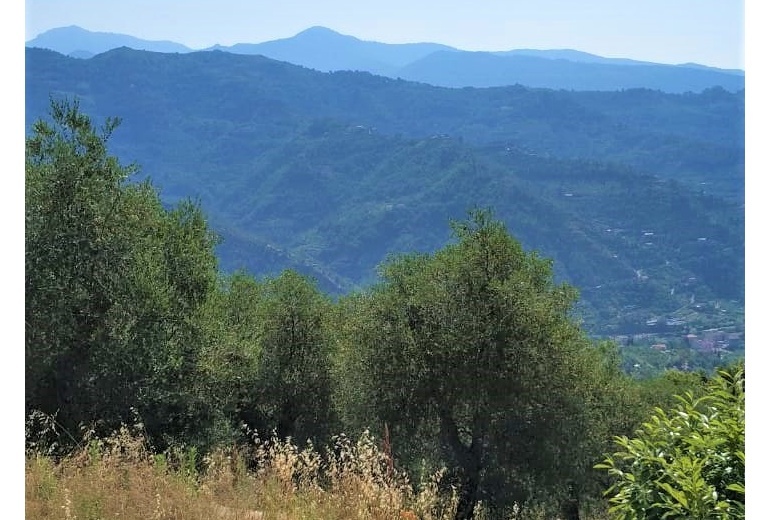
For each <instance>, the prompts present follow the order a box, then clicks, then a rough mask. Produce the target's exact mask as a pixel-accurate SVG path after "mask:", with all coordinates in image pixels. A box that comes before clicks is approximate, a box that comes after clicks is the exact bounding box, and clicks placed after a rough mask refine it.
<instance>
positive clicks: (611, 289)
mask: <svg viewBox="0 0 770 520" xmlns="http://www.w3.org/2000/svg"><path fill="white" fill-rule="evenodd" d="M26 70H27V74H26V106H27V117H28V121H29V122H31V121H32V120H34V118H36V117H38V116H39V115H40V114H44V113H45V111H46V105H47V103H48V102H49V96H54V97H62V96H68V97H77V98H78V99H79V100H80V102H81V106H82V107H83V109H84V110H85V111H87V112H88V113H89V114H91V115H93V116H94V117H96V118H104V117H108V116H113V115H120V117H121V118H122V119H123V125H122V126H121V132H120V133H119V134H118V135H116V136H115V138H114V140H113V143H114V144H113V149H114V150H115V152H116V153H117V155H118V156H119V157H120V158H121V159H122V160H125V161H136V162H138V163H139V164H140V165H141V171H140V173H139V174H138V175H137V176H136V177H135V178H137V179H139V178H142V177H144V176H149V177H151V178H152V180H153V182H154V183H155V185H156V186H158V187H159V188H160V190H161V197H162V199H163V200H164V201H165V202H166V203H169V204H170V203H173V202H175V201H177V200H179V199H180V198H184V197H187V196H192V197H194V198H198V199H199V200H200V201H201V203H202V207H203V208H204V210H205V211H206V213H207V215H208V218H209V220H210V222H211V224H212V227H213V229H214V230H215V231H216V232H217V233H218V234H220V235H221V237H222V238H223V240H222V242H221V244H220V246H219V248H218V250H217V251H218V256H219V259H220V262H221V265H222V267H223V268H224V269H225V270H227V271H232V270H235V269H237V268H246V269H248V270H249V271H250V272H252V273H255V274H257V275H259V274H271V273H273V274H274V273H277V272H279V271H280V270H281V269H283V268H286V267H292V268H296V269H298V270H299V271H301V272H303V273H307V274H311V275H312V276H314V277H316V278H317V279H318V280H319V282H320V284H321V287H322V288H323V289H324V290H325V291H329V292H330V293H334V294H345V293H347V292H349V291H350V290H352V289H354V288H361V287H366V286H367V285H368V284H370V283H372V282H373V281H374V280H375V279H376V271H375V268H376V265H377V264H378V263H380V262H381V261H382V260H383V259H384V258H385V257H386V256H387V255H388V254H394V253H403V252H411V251H422V252H431V251H435V250H436V249H437V248H439V247H441V246H442V245H444V244H446V242H447V240H448V239H449V234H448V232H447V230H446V226H445V223H446V222H447V221H448V220H449V219H452V218H461V217H462V216H463V215H464V214H465V213H466V212H467V211H468V210H469V209H471V208H474V207H481V208H483V207H494V208H495V210H496V212H497V214H498V215H499V216H500V218H502V219H503V220H504V222H505V223H506V224H507V225H508V226H509V229H510V230H511V232H512V234H513V235H514V236H516V237H517V238H518V239H520V240H521V241H522V243H523V244H524V245H525V246H526V247H527V248H531V249H536V250H538V251H540V252H541V253H542V254H544V255H546V256H548V257H550V258H553V259H554V263H555V273H556V276H557V278H558V279H561V280H566V281H569V282H570V283H572V284H574V285H575V286H576V287H577V288H578V289H579V291H580V295H581V297H580V301H579V304H578V306H577V309H576V312H578V313H579V314H580V315H581V316H582V318H583V319H584V320H585V323H586V326H587V327H588V328H589V330H590V331H592V332H593V333H595V334H603V335H607V334H619V333H625V334H634V333H643V332H648V331H652V330H654V331H657V332H665V333H667V334H672V335H676V336H678V337H683V336H684V335H685V334H686V333H688V332H691V331H693V330H695V331H698V330H701V329H706V328H714V327H719V328H722V329H726V330H727V329H729V330H731V331H732V332H736V331H737V332H740V331H741V330H742V323H743V318H742V308H743V276H744V268H743V244H744V234H743V226H744V217H743V207H742V203H743V186H744V183H743V168H744V165H743V114H744V109H743V92H739V93H737V94H732V93H728V92H726V91H724V90H721V89H710V90H707V91H704V92H702V93H688V94H681V95H673V94H663V93H661V92H655V91H649V90H628V91H619V92H568V91H553V90H545V89H532V88H526V87H523V86H512V87H500V88H488V89H447V88H438V87H431V86H429V85H424V84H418V83H411V82H407V81H402V80H393V79H388V78H384V77H377V76H372V75H370V74H367V73H353V72H338V73H319V72H316V71H312V70H308V69H303V68H301V67H297V66H292V65H289V64H287V63H281V62H276V61H272V60H269V59H266V58H263V57H260V56H238V55H233V54H228V53H222V52H196V53H189V54H179V55H175V54H162V53H150V52H142V51H133V50H129V49H117V50H114V51H110V52H108V53H105V54H101V55H98V56H96V57H94V58H92V59H89V60H76V59H73V58H66V57H64V56H62V55H60V54H57V53H54V52H50V51H44V50H40V49H28V50H27V61H26ZM651 323H652V325H650V324H651ZM669 324H673V325H669Z"/></svg>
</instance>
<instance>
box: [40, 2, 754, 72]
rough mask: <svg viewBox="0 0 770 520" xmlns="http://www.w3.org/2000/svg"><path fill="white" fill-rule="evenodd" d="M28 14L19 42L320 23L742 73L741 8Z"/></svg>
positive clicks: (540, 5)
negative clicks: (66, 32) (67, 29)
mask: <svg viewBox="0 0 770 520" xmlns="http://www.w3.org/2000/svg"><path fill="white" fill-rule="evenodd" d="M25 8H26V9H25V14H26V16H25V29H26V30H25V40H30V39H32V38H34V37H35V36H37V35H38V34H40V33H42V32H45V31H46V30H48V29H52V28H55V27H63V26H68V25H78V26H80V27H82V28H84V29H88V30H90V31H103V32H115V33H123V34H129V35H132V36H136V37H139V38H143V39H148V40H171V41H175V42H178V43H182V44H184V45H187V46H188V47H191V48H193V49H201V48H205V47H209V46H212V45H214V44H217V43H218V44H221V45H232V44H234V43H259V42H263V41H268V40H275V39H278V38H288V37H290V36H293V35H295V34H296V33H298V32H300V31H302V30H304V29H307V28H308V27H312V26H315V25H321V26H324V27H328V28H330V29H333V30H335V31H337V32H340V33H343V34H349V35H351V36H355V37H357V38H360V39H363V40H374V41H381V42H386V43H408V42H426V41H430V42H436V43H443V44H447V45H451V46H453V47H457V48H459V49H464V50H510V49H522V48H531V49H564V48H569V49H577V50H581V51H585V52H590V53H593V54H598V55H601V56H606V57H622V58H632V59H638V60H645V61H654V62H659V63H684V62H696V63H701V64H703V65H710V66H715V67H723V68H740V69H744V68H745V66H744V50H743V29H744V16H743V9H744V3H743V1H740V0H638V1H624V0H582V1H580V0H527V1H522V0H474V1H470V0H465V1H459V0H380V1H374V0H326V1H319V0H271V1H265V0H254V1H247V0H218V1H202V0H130V1H126V0H124V1H118V0H27V1H26V3H25Z"/></svg>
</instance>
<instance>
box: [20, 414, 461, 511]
mask: <svg viewBox="0 0 770 520" xmlns="http://www.w3.org/2000/svg"><path fill="white" fill-rule="evenodd" d="M333 453H335V455H334V456H331V457H322V456H321V455H320V454H319V452H318V451H317V450H316V449H314V447H313V446H310V445H309V446H307V447H305V448H303V449H299V448H297V447H296V446H294V445H293V444H291V443H288V442H276V441H273V442H259V443H256V444H255V447H254V449H253V450H251V451H250V453H245V452H243V451H236V450H220V451H217V452H215V453H213V454H211V455H208V456H205V457H203V464H202V466H203V468H202V469H200V468H198V469H196V467H195V463H194V461H195V458H196V456H195V455H196V454H195V452H194V451H187V452H184V451H177V452H175V453H172V454H168V455H152V454H151V453H150V452H149V450H148V449H147V447H146V445H145V444H144V441H143V439H142V438H141V436H136V435H132V434H131V433H130V432H129V431H128V430H127V429H124V430H122V431H121V432H119V433H118V434H116V435H115V436H113V437H112V438H110V439H107V440H103V441H92V442H90V443H88V445H86V446H85V447H83V448H82V449H81V450H79V451H78V452H76V453H73V454H71V455H69V456H67V457H65V458H63V459H61V460H59V461H56V462H55V461H54V460H53V459H52V458H51V457H48V456H45V455H42V454H34V453H32V454H28V455H27V457H26V464H25V509H26V515H25V516H26V518H35V519H37V518H40V519H43V518H57V519H61V518H64V519H76V518H77V519H97V518H122V519H137V520H138V519H142V520H146V519H187V520H195V519H201V520H203V519H206V520H208V519H215V518H226V519H237V518H241V519H271V518H274V519H299V518H307V519H311V518H312V519H321V520H322V519H374V520H377V519H399V520H411V519H417V518H425V519H450V518H453V516H454V513H455V508H456V495H455V494H454V493H451V492H450V493H448V494H442V493H439V490H438V485H437V482H438V479H439V478H440V476H441V474H440V473H437V474H434V475H431V476H430V478H428V479H427V480H426V482H425V483H423V484H421V485H419V486H416V488H417V489H416V490H415V489H414V486H412V485H411V484H410V483H409V481H408V480H407V478H406V477H405V476H404V475H403V474H397V473H396V472H394V471H393V470H392V466H391V465H389V464H388V461H387V460H386V457H385V455H384V453H383V452H382V451H381V450H380V449H379V448H378V446H377V445H376V444H375V443H374V441H373V439H372V438H371V436H369V435H368V434H367V433H364V435H362V436H361V438H360V439H359V440H358V441H356V442H353V441H351V440H349V439H347V438H345V437H343V436H341V437H338V438H336V439H335V446H334V449H333Z"/></svg>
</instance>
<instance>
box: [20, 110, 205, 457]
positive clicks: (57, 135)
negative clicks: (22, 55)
mask: <svg viewBox="0 0 770 520" xmlns="http://www.w3.org/2000/svg"><path fill="white" fill-rule="evenodd" d="M117 125H118V121H117V120H114V119H108V120H107V123H106V124H105V126H104V128H103V129H102V130H101V131H98V130H97V129H95V128H94V127H93V125H92V124H91V121H90V118H89V117H88V116H86V115H85V114H83V113H82V112H81V111H80V109H79V104H78V102H77V101H75V102H68V101H52V103H51V122H45V121H43V120H40V121H38V122H37V123H36V124H35V125H34V131H33V134H32V135H31V136H30V137H29V138H28V139H27V142H26V164H25V182H26V186H25V188H26V191H25V225H26V228H25V232H26V235H25V267H26V270H25V275H26V277H25V286H26V291H25V306H26V335H25V347H26V383H27V384H26V387H25V403H26V410H27V413H28V414H29V413H31V412H32V411H33V410H40V411H42V412H43V413H45V414H49V415H54V414H55V415H56V420H57V421H58V425H59V427H60V429H61V431H62V432H67V436H68V437H69V439H68V438H66V437H65V438H64V442H65V443H66V444H69V443H70V439H74V437H75V436H78V434H77V431H78V428H79V427H80V426H81V425H83V426H87V427H93V428H95V430H96V431H97V432H98V433H100V434H109V433H110V432H111V431H112V430H114V429H116V428H117V427H118V426H119V425H120V424H121V423H123V422H131V421H133V420H134V419H135V416H134V411H133V410H137V411H138V413H139V416H140V417H141V419H142V420H143V421H145V425H146V427H147V431H148V433H150V435H151V436H152V438H153V440H154V441H157V442H162V438H163V437H171V438H173V437H175V436H179V435H185V433H189V431H190V429H191V428H192V427H193V424H194V425H195V428H196V429H199V428H200V427H201V426H202V425H205V424H207V423H208V422H210V418H211V416H212V413H214V412H213V411H212V410H211V409H209V408H208V405H207V404H206V402H205V401H204V400H202V399H201V396H200V395H199V394H197V393H196V392H197V389H196V387H195V385H194V384H192V383H193V382H194V381H195V380H196V379H197V378H196V373H197V356H198V352H199V350H200V347H201V344H200V342H199V339H200V338H201V337H202V336H201V335H200V334H199V332H200V327H199V324H200V322H199V320H198V319H197V316H198V313H199V310H200V308H201V306H202V304H203V303H204V302H205V301H206V299H207V298H208V297H209V294H210V292H211V291H212V290H213V289H214V283H215V280H216V268H217V261H216V257H215V255H214V249H213V248H214V244H215V243H216V238H215V236H214V235H213V234H212V233H211V231H209V229H208V227H207V224H206V220H205V218H204V217H203V214H202V211H201V209H200V207H199V206H197V205H194V204H192V203H190V202H187V201H183V202H181V203H180V204H179V205H178V206H177V207H175V208H173V209H172V210H166V209H165V208H164V207H163V205H162V204H161V202H160V199H159V197H158V194H157V192H156V191H155V190H154V189H153V188H152V186H151V185H150V184H149V183H147V182H144V183H133V182H130V180H131V177H132V175H133V174H134V173H135V172H136V168H135V167H133V166H132V167H124V166H121V165H120V164H119V162H118V160H117V159H116V158H115V157H113V156H110V155H109V154H108V153H107V141H108V139H109V138H110V136H111V133H112V131H113V130H114V129H115V128H116V127H117ZM60 437H61V435H60Z"/></svg>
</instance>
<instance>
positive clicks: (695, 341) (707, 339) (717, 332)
mask: <svg viewBox="0 0 770 520" xmlns="http://www.w3.org/2000/svg"><path fill="white" fill-rule="evenodd" d="M613 340H614V341H615V342H616V343H617V344H618V345H620V346H626V345H639V344H650V348H651V349H654V350H658V351H666V350H668V349H669V348H670V347H671V345H672V343H674V342H676V343H677V344H678V345H681V342H682V340H683V341H684V343H685V344H686V345H687V346H688V347H689V348H691V349H693V350H697V351H699V352H702V353H704V354H719V353H721V352H728V351H729V350H732V349H736V348H743V344H744V333H743V332H742V331H737V332H736V331H725V330H721V329H706V330H703V331H700V332H699V333H698V334H693V333H689V334H685V335H684V336H674V335H661V334H654V333H642V334H630V335H618V336H614V337H613Z"/></svg>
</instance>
